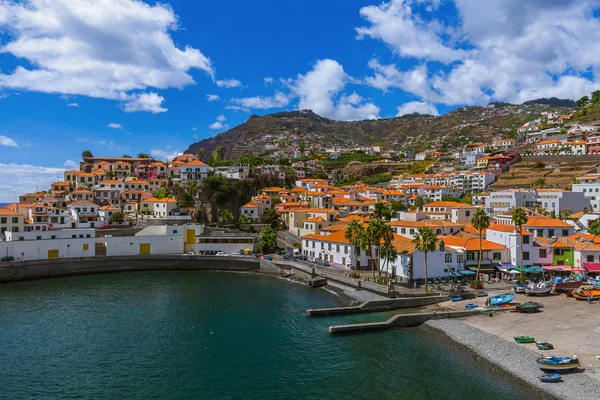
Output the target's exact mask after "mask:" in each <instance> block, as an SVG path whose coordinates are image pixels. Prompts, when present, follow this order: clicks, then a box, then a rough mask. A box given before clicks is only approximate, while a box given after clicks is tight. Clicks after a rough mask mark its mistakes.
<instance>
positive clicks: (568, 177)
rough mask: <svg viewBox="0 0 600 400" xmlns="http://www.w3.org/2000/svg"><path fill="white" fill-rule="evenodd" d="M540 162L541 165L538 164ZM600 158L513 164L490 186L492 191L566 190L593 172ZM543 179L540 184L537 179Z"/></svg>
mask: <svg viewBox="0 0 600 400" xmlns="http://www.w3.org/2000/svg"><path fill="white" fill-rule="evenodd" d="M540 162H541V163H540ZM542 163H543V164H542ZM598 164H600V158H583V157H579V158H577V157H576V156H575V158H573V157H562V159H561V158H559V157H539V160H536V161H534V160H527V161H521V162H518V163H515V164H514V165H512V166H511V168H510V171H508V172H506V173H504V174H502V175H500V176H499V177H498V178H497V180H496V182H494V183H493V184H492V185H491V188H492V189H493V190H501V189H511V188H531V187H533V186H536V185H537V186H538V187H542V186H543V187H548V188H562V189H568V188H569V186H570V185H571V184H572V183H573V180H574V179H576V178H578V177H580V176H582V175H584V174H585V173H586V172H588V171H590V170H593V169H595V168H596V167H597V165H598ZM540 178H541V179H543V180H544V181H543V182H540V181H539V179H540Z"/></svg>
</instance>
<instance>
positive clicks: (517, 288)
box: [513, 285, 527, 293]
mask: <svg viewBox="0 0 600 400" xmlns="http://www.w3.org/2000/svg"><path fill="white" fill-rule="evenodd" d="M525 289H527V287H526V286H523V285H516V286H513V290H514V291H515V293H525Z"/></svg>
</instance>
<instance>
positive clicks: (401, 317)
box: [329, 310, 481, 335]
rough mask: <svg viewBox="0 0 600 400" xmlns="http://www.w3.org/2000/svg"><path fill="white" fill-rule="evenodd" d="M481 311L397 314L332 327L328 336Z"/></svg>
mask: <svg viewBox="0 0 600 400" xmlns="http://www.w3.org/2000/svg"><path fill="white" fill-rule="evenodd" d="M480 312H481V310H465V311H442V312H426V313H418V314H397V315H394V316H393V317H392V318H390V319H388V320H387V321H381V322H365V323H363V324H351V325H333V326H330V327H329V333H330V334H332V335H333V334H340V333H356V332H370V331H382V330H387V329H392V328H410V327H414V326H419V325H421V324H422V323H424V322H426V321H429V320H431V319H446V318H461V317H468V316H470V315H479V314H480Z"/></svg>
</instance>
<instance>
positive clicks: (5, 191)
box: [0, 163, 64, 203]
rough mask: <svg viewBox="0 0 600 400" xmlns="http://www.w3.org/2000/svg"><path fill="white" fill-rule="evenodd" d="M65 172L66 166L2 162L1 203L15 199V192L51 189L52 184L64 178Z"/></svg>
mask: <svg viewBox="0 0 600 400" xmlns="http://www.w3.org/2000/svg"><path fill="white" fill-rule="evenodd" d="M63 173H64V168H53V167H42V166H36V165H29V164H3V163H0V203H11V202H13V201H15V193H16V194H17V196H18V195H21V194H24V193H32V192H35V191H36V190H43V189H45V190H47V189H50V184H52V183H53V182H56V181H60V180H62V179H63V176H64V174H63ZM16 200H17V201H18V198H17V199H16Z"/></svg>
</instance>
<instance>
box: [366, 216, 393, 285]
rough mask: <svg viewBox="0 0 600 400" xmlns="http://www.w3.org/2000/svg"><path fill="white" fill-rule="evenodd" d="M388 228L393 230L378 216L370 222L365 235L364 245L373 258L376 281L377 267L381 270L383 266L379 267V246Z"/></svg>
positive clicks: (372, 265) (372, 267)
mask: <svg viewBox="0 0 600 400" xmlns="http://www.w3.org/2000/svg"><path fill="white" fill-rule="evenodd" d="M388 230H391V228H390V227H389V226H388V225H386V223H385V222H383V220H381V219H379V218H377V219H376V220H374V221H371V222H370V223H369V226H367V229H366V230H365V234H364V237H363V243H362V247H363V249H364V250H365V251H366V252H367V254H369V257H370V258H371V271H372V273H373V280H374V281H375V267H377V270H381V268H379V248H380V247H381V239H382V238H383V236H384V234H385V233H386V232H387V231H388ZM373 250H374V251H373ZM379 274H381V272H379Z"/></svg>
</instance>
